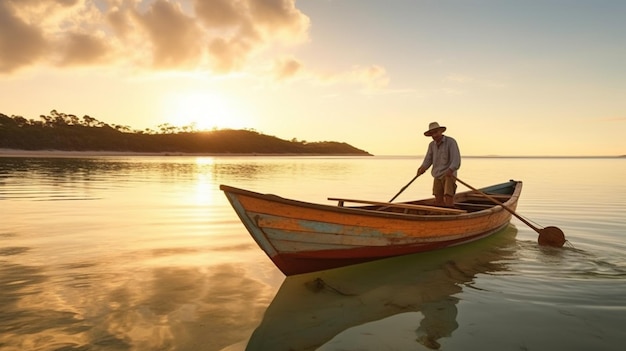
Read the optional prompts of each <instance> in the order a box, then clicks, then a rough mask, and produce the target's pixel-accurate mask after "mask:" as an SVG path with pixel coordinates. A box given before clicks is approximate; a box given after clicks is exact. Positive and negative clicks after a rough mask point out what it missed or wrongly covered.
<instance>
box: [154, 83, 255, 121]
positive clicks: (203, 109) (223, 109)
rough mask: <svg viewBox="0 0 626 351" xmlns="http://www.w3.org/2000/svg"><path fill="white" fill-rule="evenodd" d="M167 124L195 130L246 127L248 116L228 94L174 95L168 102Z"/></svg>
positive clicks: (195, 93)
mask: <svg viewBox="0 0 626 351" xmlns="http://www.w3.org/2000/svg"><path fill="white" fill-rule="evenodd" d="M166 106H167V107H166V108H165V111H166V113H164V116H167V120H166V123H169V124H171V125H173V126H177V127H185V126H187V127H193V129H194V130H213V129H244V128H248V127H249V118H248V116H246V115H245V112H244V111H243V109H242V108H241V107H240V106H237V105H235V103H234V101H232V100H231V99H229V98H228V97H226V96H223V95H219V94H216V93H212V92H199V91H196V92H187V93H176V94H172V96H171V97H170V99H169V101H167V102H166Z"/></svg>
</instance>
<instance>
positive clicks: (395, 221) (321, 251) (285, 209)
mask: <svg viewBox="0 0 626 351" xmlns="http://www.w3.org/2000/svg"><path fill="white" fill-rule="evenodd" d="M505 184H509V183H505ZM505 184H503V185H505ZM510 184H512V185H511V186H510V188H511V190H513V186H514V185H515V189H514V191H512V193H513V194H512V195H513V196H511V199H510V200H508V201H507V202H505V204H506V205H507V206H508V207H509V208H511V209H515V208H516V206H517V200H518V198H519V195H520V192H521V182H510ZM221 189H222V190H224V192H225V194H226V196H227V198H228V199H229V201H230V202H231V204H232V206H233V208H234V209H235V212H236V213H237V215H238V216H239V218H240V219H241V221H242V223H243V224H244V225H245V226H246V228H247V229H248V231H249V232H250V234H251V235H252V237H253V238H254V239H255V241H256V242H257V244H258V245H259V246H260V247H261V248H262V249H263V251H265V253H266V254H267V255H268V256H269V257H270V258H271V259H272V261H273V262H274V264H276V266H277V267H278V268H279V269H280V270H281V271H282V272H283V273H284V274H285V275H294V274H300V273H307V272H313V271H317V270H323V269H330V268H337V267H342V266H346V265H351V264H356V263H362V262H367V261H372V260H375V259H381V258H386V257H392V256H399V255H406V254H411V253H417V252H424V251H430V250H435V249H440V248H444V247H448V246H454V245H459V244H462V243H466V242H470V241H474V240H477V239H480V238H483V237H485V236H488V235H491V234H493V233H495V232H497V231H498V230H500V229H502V228H504V227H505V226H506V225H507V224H508V222H509V221H510V219H511V214H510V213H509V212H508V211H505V210H504V209H503V208H502V207H500V206H495V207H492V208H490V209H486V210H483V211H478V212H472V213H466V214H461V215H405V214H399V213H389V212H382V211H372V210H366V209H365V208H343V207H336V206H328V205H320V204H311V203H306V202H300V201H295V200H289V199H284V198H280V197H278V196H275V195H264V194H259V193H254V192H250V191H246V190H242V189H236V188H232V187H228V186H221ZM459 195H461V194H459ZM461 196H462V195H461Z"/></svg>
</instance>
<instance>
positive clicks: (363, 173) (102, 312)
mask: <svg viewBox="0 0 626 351" xmlns="http://www.w3.org/2000/svg"><path fill="white" fill-rule="evenodd" d="M420 161H421V159H419V158H411V157H359V158H357V157H354V158H351V157H90V158H26V157H24V158H12V157H4V158H3V157H0V350H2V351H5V350H6V351H9V350H11V351H12V350H207V351H213V350H216V351H217V350H229V351H231V350H244V349H246V348H247V349H249V350H268V351H273V350H277V351H278V350H428V349H437V348H438V349H441V350H620V351H621V350H624V349H625V347H626V346H625V344H626V329H625V328H626V327H625V326H626V159H623V158H622V159H618V158H573V159H570V158H464V160H463V166H462V169H461V171H460V173H459V178H461V179H462V180H463V181H465V182H466V183H469V184H470V185H472V186H474V187H482V186H487V185H490V184H494V183H499V182H502V181H507V180H509V179H516V180H522V181H523V182H524V189H523V191H522V197H521V200H520V203H519V205H518V208H517V212H518V213H519V214H520V215H522V216H524V217H525V218H527V219H528V220H530V221H531V222H532V223H535V224H537V225H538V226H540V227H543V226H557V227H559V228H561V229H562V230H563V231H564V232H565V235H566V238H567V239H568V243H566V246H565V247H564V248H562V249H555V248H545V247H539V246H538V245H537V244H536V238H537V234H536V233H535V232H534V231H533V230H532V229H530V228H529V227H528V226H526V225H525V224H524V223H522V222H521V221H519V220H518V219H516V218H513V220H512V222H511V225H510V226H509V227H508V228H507V229H505V230H503V231H501V232H500V233H498V234H496V235H495V236H493V237H491V238H488V239H485V240H483V241H479V242H475V243H472V244H468V245H465V246H461V247H455V248H450V249H445V250H439V251H436V252H431V253H426V254H417V255H410V256H404V257H399V258H393V259H388V260H381V261H378V262H373V263H367V264H363V265H356V266H351V267H346V268H341V269H336V270H329V271H324V272H319V273H312V274H306V275H301V276H294V277H290V278H285V277H284V275H283V274H282V273H281V272H280V271H279V270H278V269H277V268H275V266H274V265H273V264H272V262H271V261H270V260H269V258H267V257H266V256H265V254H264V253H263V252H262V251H261V250H260V249H259V248H258V247H257V245H256V244H255V242H254V241H253V239H252V238H251V237H250V236H249V234H248V233H247V232H246V230H245V228H244V227H243V225H242V224H241V222H239V220H238V218H237V217H236V215H235V213H234V211H233V210H232V208H231V207H230V205H229V204H228V203H227V200H226V198H225V197H224V195H223V193H222V192H221V191H220V190H219V185H220V184H227V185H232V186H236V187H242V188H246V189H250V190H255V191H259V192H268V193H274V194H277V195H281V196H284V197H290V198H295V199H299V200H306V201H312V202H319V203H328V204H330V203H331V202H329V201H328V200H327V198H328V197H347V198H358V199H364V200H376V201H388V200H389V199H390V198H391V197H393V195H395V194H396V193H397V192H398V191H399V190H400V188H402V187H403V186H404V185H405V184H406V183H407V182H408V181H409V180H411V179H412V178H413V176H414V174H415V170H416V168H417V166H418V163H419V162H420ZM431 180H432V178H430V176H423V177H420V178H418V179H417V180H416V181H415V182H414V183H413V184H412V185H411V186H410V187H409V188H408V189H407V190H406V191H405V192H404V193H403V194H402V195H401V196H400V197H399V198H398V199H397V201H402V200H409V199H414V198H424V197H429V196H430V191H429V190H430V186H431ZM459 190H465V189H463V185H460V184H459Z"/></svg>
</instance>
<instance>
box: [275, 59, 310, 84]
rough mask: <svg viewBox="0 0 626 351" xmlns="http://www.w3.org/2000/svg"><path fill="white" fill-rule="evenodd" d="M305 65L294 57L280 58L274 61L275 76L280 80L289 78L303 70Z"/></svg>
mask: <svg viewBox="0 0 626 351" xmlns="http://www.w3.org/2000/svg"><path fill="white" fill-rule="evenodd" d="M302 68H303V65H302V63H301V62H300V61H298V60H296V59H295V58H293V57H290V58H283V59H278V60H276V62H275V63H274V76H275V77H276V79H278V80H283V79H289V78H291V77H294V76H295V75H297V74H298V72H300V71H302Z"/></svg>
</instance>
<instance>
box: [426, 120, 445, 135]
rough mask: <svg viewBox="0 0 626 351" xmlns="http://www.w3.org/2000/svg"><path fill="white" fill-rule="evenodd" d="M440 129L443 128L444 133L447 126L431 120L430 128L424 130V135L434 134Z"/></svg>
mask: <svg viewBox="0 0 626 351" xmlns="http://www.w3.org/2000/svg"><path fill="white" fill-rule="evenodd" d="M439 129H441V132H442V133H443V132H445V131H446V127H444V126H439V123H437V122H430V124H429V125H428V130H427V131H425V132H424V135H426V136H432V135H433V134H434V133H435V132H436V131H437V130H439Z"/></svg>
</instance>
